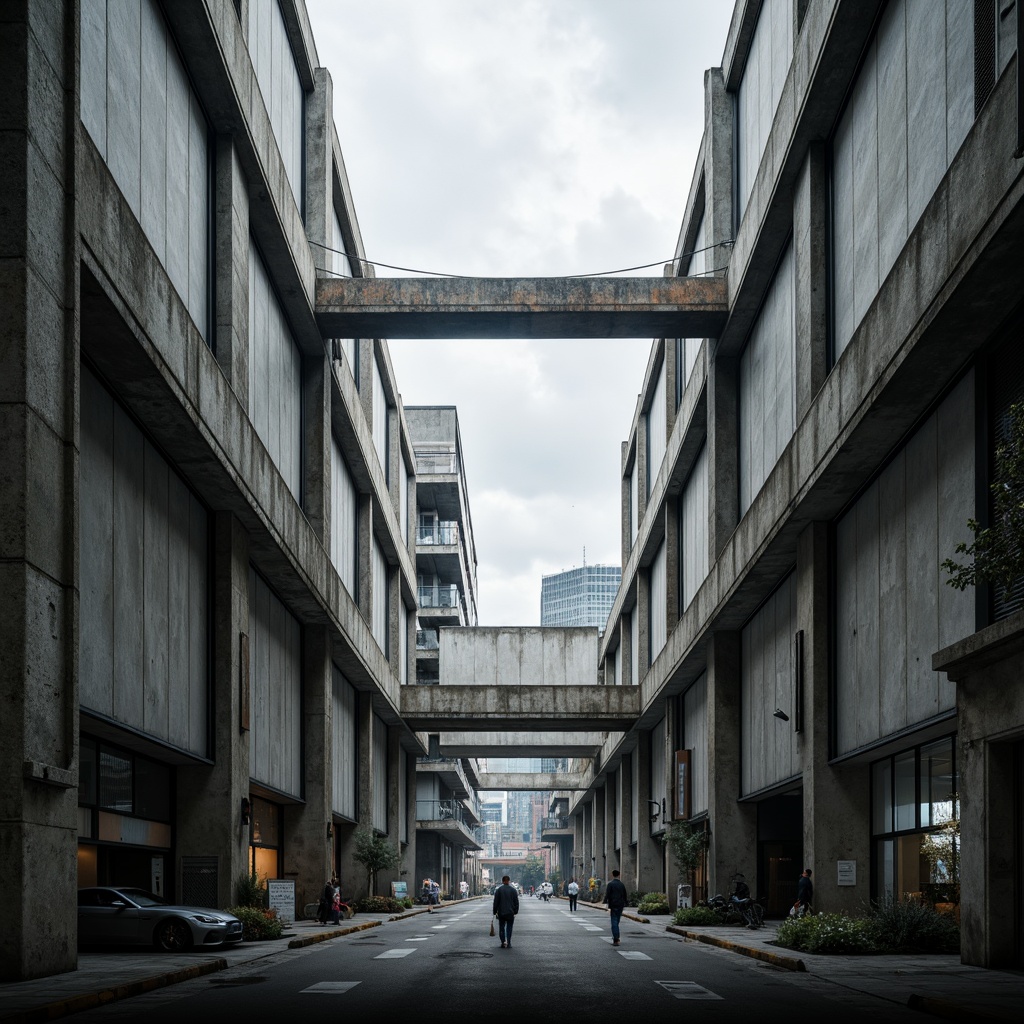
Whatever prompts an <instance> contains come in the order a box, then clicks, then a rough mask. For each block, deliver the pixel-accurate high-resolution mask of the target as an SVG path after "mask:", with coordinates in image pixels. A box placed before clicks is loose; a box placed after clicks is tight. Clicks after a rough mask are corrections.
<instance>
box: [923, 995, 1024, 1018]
mask: <svg viewBox="0 0 1024 1024" xmlns="http://www.w3.org/2000/svg"><path fill="white" fill-rule="evenodd" d="M907 1006H908V1008H909V1009H911V1010H921V1011H922V1012H923V1013H930V1014H931V1015H932V1016H933V1017H942V1018H943V1019H944V1020H959V1021H976V1020H981V1021H984V1020H992V1021H1017V1020H1020V1017H1019V1016H1018V1015H1015V1014H1010V1013H1003V1012H1002V1011H1000V1010H996V1009H992V1010H986V1009H981V1008H980V1007H977V1006H964V1005H963V1004H962V1003H956V1002H953V1001H952V1000H951V999H942V998H940V997H938V996H919V995H916V994H915V995H912V996H910V997H909V998H908V999H907Z"/></svg>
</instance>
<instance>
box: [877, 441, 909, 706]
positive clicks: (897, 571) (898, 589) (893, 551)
mask: <svg viewBox="0 0 1024 1024" xmlns="http://www.w3.org/2000/svg"><path fill="white" fill-rule="evenodd" d="M877 492H878V505H879V515H878V529H879V539H878V559H879V581H878V582H879V594H878V658H877V664H878V678H879V691H880V692H879V714H880V716H881V720H882V721H883V722H899V721H905V720H906V714H907V701H906V681H907V600H906V595H907V526H906V516H905V514H904V509H905V508H906V502H907V492H906V454H905V453H903V452H901V453H900V454H899V455H898V456H897V457H896V458H894V459H893V460H892V462H891V463H890V464H889V465H888V466H887V467H886V469H885V471H884V472H883V473H882V475H881V477H879V480H878V484H877Z"/></svg>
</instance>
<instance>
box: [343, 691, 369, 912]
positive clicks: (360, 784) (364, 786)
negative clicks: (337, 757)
mask: <svg viewBox="0 0 1024 1024" xmlns="http://www.w3.org/2000/svg"><path fill="white" fill-rule="evenodd" d="M355 717H356V735H357V737H358V738H357V743H358V745H359V779H358V781H357V783H356V790H357V798H356V803H357V806H358V807H359V820H358V821H357V822H356V828H355V829H353V833H354V832H355V831H358V830H362V829H369V830H371V831H372V830H373V756H372V751H373V700H372V696H371V694H370V693H368V692H364V691H359V692H358V693H357V694H356V716H355ZM354 853H355V843H354V842H353V839H352V833H349V834H348V835H346V836H345V838H344V840H343V842H342V843H341V844H340V846H339V850H338V854H339V862H340V864H339V866H340V869H341V878H342V879H343V880H344V881H345V883H346V885H347V887H348V889H349V893H350V894H352V895H354V896H356V897H357V898H358V897H362V896H367V895H370V893H368V892H367V886H366V868H364V867H363V865H362V864H360V863H359V862H358V861H357V860H356V859H355V858H354V857H353V854H354Z"/></svg>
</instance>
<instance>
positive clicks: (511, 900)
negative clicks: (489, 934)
mask: <svg viewBox="0 0 1024 1024" xmlns="http://www.w3.org/2000/svg"><path fill="white" fill-rule="evenodd" d="M509 882H510V878H509V876H508V875H502V876H501V885H499V886H498V888H497V889H495V890H494V903H493V906H492V910H493V912H494V914H495V915H496V917H497V918H498V938H499V939H501V948H502V949H511V948H512V925H513V924H515V920H516V914H518V913H519V893H518V892H516V889H515V886H513V885H510V884H509Z"/></svg>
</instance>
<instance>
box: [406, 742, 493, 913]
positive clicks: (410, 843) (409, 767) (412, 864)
mask: <svg viewBox="0 0 1024 1024" xmlns="http://www.w3.org/2000/svg"><path fill="white" fill-rule="evenodd" d="M416 761H417V758H416V757H415V755H413V754H409V756H408V757H407V758H406V759H405V802H404V803H403V805H402V808H401V812H400V813H401V814H403V815H404V816H405V834H406V837H407V842H406V844H405V846H404V847H402V868H401V875H402V877H403V878H404V879H405V880H406V881H407V882H408V883H409V895H410V896H412V897H413V898H415V893H416V890H417V888H418V887H417V885H416V882H417V879H416V846H417V842H416V840H417V838H418V837H417V835H416ZM476 867H477V878H476V881H477V884H478V885H479V882H480V876H479V864H477V866H476Z"/></svg>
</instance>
